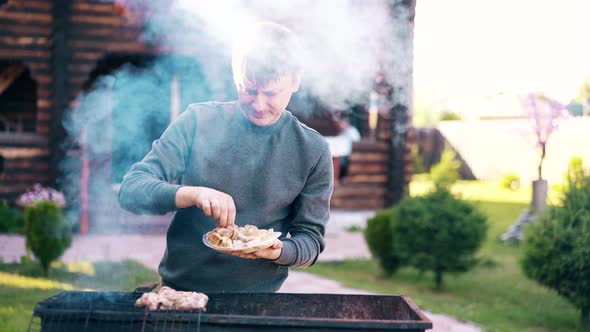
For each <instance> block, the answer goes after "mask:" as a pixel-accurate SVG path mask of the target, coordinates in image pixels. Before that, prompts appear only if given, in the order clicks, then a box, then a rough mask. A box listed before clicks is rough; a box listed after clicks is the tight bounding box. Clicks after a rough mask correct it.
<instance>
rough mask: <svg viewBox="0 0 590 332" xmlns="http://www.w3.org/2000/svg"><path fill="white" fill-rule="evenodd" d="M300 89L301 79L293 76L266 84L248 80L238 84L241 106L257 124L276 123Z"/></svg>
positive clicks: (247, 115)
mask: <svg viewBox="0 0 590 332" xmlns="http://www.w3.org/2000/svg"><path fill="white" fill-rule="evenodd" d="M298 89H299V80H297V79H292V78H291V77H284V78H280V79H278V80H276V81H272V82H269V83H268V84H267V85H266V86H256V85H252V84H251V83H250V82H249V81H247V80H245V82H244V83H242V84H240V85H238V86H237V90H238V99H239V101H240V106H241V107H242V110H243V111H244V114H245V115H246V117H248V119H249V120H250V121H251V122H252V123H253V124H255V125H257V126H268V125H271V124H273V123H275V122H276V121H277V120H278V119H279V118H280V117H281V114H283V112H284V111H285V108H286V107H287V104H289V100H290V99H291V96H292V95H293V93H295V92H297V90H298Z"/></svg>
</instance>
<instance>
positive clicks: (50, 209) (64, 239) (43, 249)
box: [24, 201, 72, 275]
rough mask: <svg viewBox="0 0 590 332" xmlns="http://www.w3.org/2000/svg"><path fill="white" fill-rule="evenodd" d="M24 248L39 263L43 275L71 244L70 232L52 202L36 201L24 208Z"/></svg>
mask: <svg viewBox="0 0 590 332" xmlns="http://www.w3.org/2000/svg"><path fill="white" fill-rule="evenodd" d="M24 219H25V236H26V246H27V248H28V249H30V250H31V251H32V253H33V255H34V256H35V257H36V258H37V259H38V260H39V262H40V263H41V267H42V268H43V272H44V273H45V275H47V274H48V273H49V266H50V264H51V262H53V261H54V260H56V259H58V258H59V257H61V255H62V254H63V253H64V251H65V250H66V249H67V248H69V246H70V245H71V243H72V230H71V227H70V225H69V224H68V223H67V222H66V220H65V218H64V216H63V213H62V209H61V207H60V206H59V205H58V203H56V202H54V201H38V202H37V203H34V204H32V205H29V206H27V207H26V208H25V215H24Z"/></svg>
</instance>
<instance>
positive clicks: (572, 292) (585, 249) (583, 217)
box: [521, 177, 590, 330]
mask: <svg viewBox="0 0 590 332" xmlns="http://www.w3.org/2000/svg"><path fill="white" fill-rule="evenodd" d="M561 203H562V204H561V205H559V206H553V207H550V208H549V210H548V212H547V213H546V214H545V215H541V216H540V217H539V218H538V219H537V220H536V221H535V222H533V223H531V224H529V226H528V227H527V228H526V229H525V232H524V239H523V242H522V250H523V251H522V252H523V256H522V258H521V266H522V269H523V271H524V274H525V275H526V276H527V277H529V278H531V279H533V280H536V281H537V282H539V283H540V284H542V285H545V286H547V287H549V288H552V289H554V290H556V291H557V293H559V294H560V295H561V296H563V297H565V298H566V299H567V300H568V301H570V302H571V303H572V304H574V305H575V306H576V307H577V308H579V309H580V311H581V321H582V324H583V326H584V327H585V330H590V177H585V178H583V179H582V180H581V181H580V182H579V185H570V186H568V187H567V190H566V191H565V192H564V196H563V198H562V202H561Z"/></svg>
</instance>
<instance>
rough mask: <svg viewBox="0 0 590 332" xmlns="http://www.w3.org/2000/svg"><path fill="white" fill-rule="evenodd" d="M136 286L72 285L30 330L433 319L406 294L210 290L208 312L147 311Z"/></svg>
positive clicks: (246, 327) (418, 326)
mask: <svg viewBox="0 0 590 332" xmlns="http://www.w3.org/2000/svg"><path fill="white" fill-rule="evenodd" d="M140 295H141V293H137V292H81V291H68V292H62V293H60V294H57V295H55V296H53V297H50V298H48V299H46V300H44V301H42V302H40V303H38V304H37V306H36V307H35V310H34V313H33V317H32V319H31V324H30V327H29V331H43V332H53V331H60V332H61V331H88V332H90V331H92V332H94V331H101V332H104V331H106V332H116V331H126V332H127V331H142V332H147V331H150V332H152V331H154V332H155V331H162V332H164V331H170V332H172V331H179V332H181V331H182V332H183V331H199V332H200V331H322V332H331V331H373V332H378V331H405V332H418V331H420V332H423V331H425V330H427V329H430V328H432V323H431V322H430V320H429V319H428V318H427V317H426V316H425V315H424V314H423V313H422V312H421V310H420V309H419V308H418V307H417V306H416V305H415V304H414V303H413V302H412V301H411V299H410V298H408V297H407V296H402V295H341V294H289V293H209V294H207V295H208V296H209V303H208V304H207V311H206V312H179V311H161V310H158V311H148V310H146V309H145V308H137V307H135V305H134V303H135V300H136V299H137V298H138V297H139V296H140Z"/></svg>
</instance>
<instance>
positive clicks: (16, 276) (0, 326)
mask: <svg viewBox="0 0 590 332" xmlns="http://www.w3.org/2000/svg"><path fill="white" fill-rule="evenodd" d="M158 280H159V276H158V274H157V273H156V272H155V271H153V270H151V269H148V268H146V267H144V266H143V265H141V264H139V263H136V262H132V261H124V262H99V263H94V264H92V263H87V262H80V263H68V264H64V263H55V264H53V265H52V269H51V271H50V273H49V276H47V277H44V276H43V273H42V271H41V268H40V267H39V265H38V264H35V263H32V262H27V263H23V264H7V263H0V330H1V331H6V332H9V331H26V330H27V328H28V326H29V321H30V319H31V315H32V313H33V308H34V307H35V304H36V303H37V302H39V301H42V300H44V299H46V298H48V297H50V296H53V295H55V294H57V293H59V292H61V291H64V290H113V291H129V290H133V289H135V287H136V286H137V285H139V284H141V283H143V282H146V281H158Z"/></svg>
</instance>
